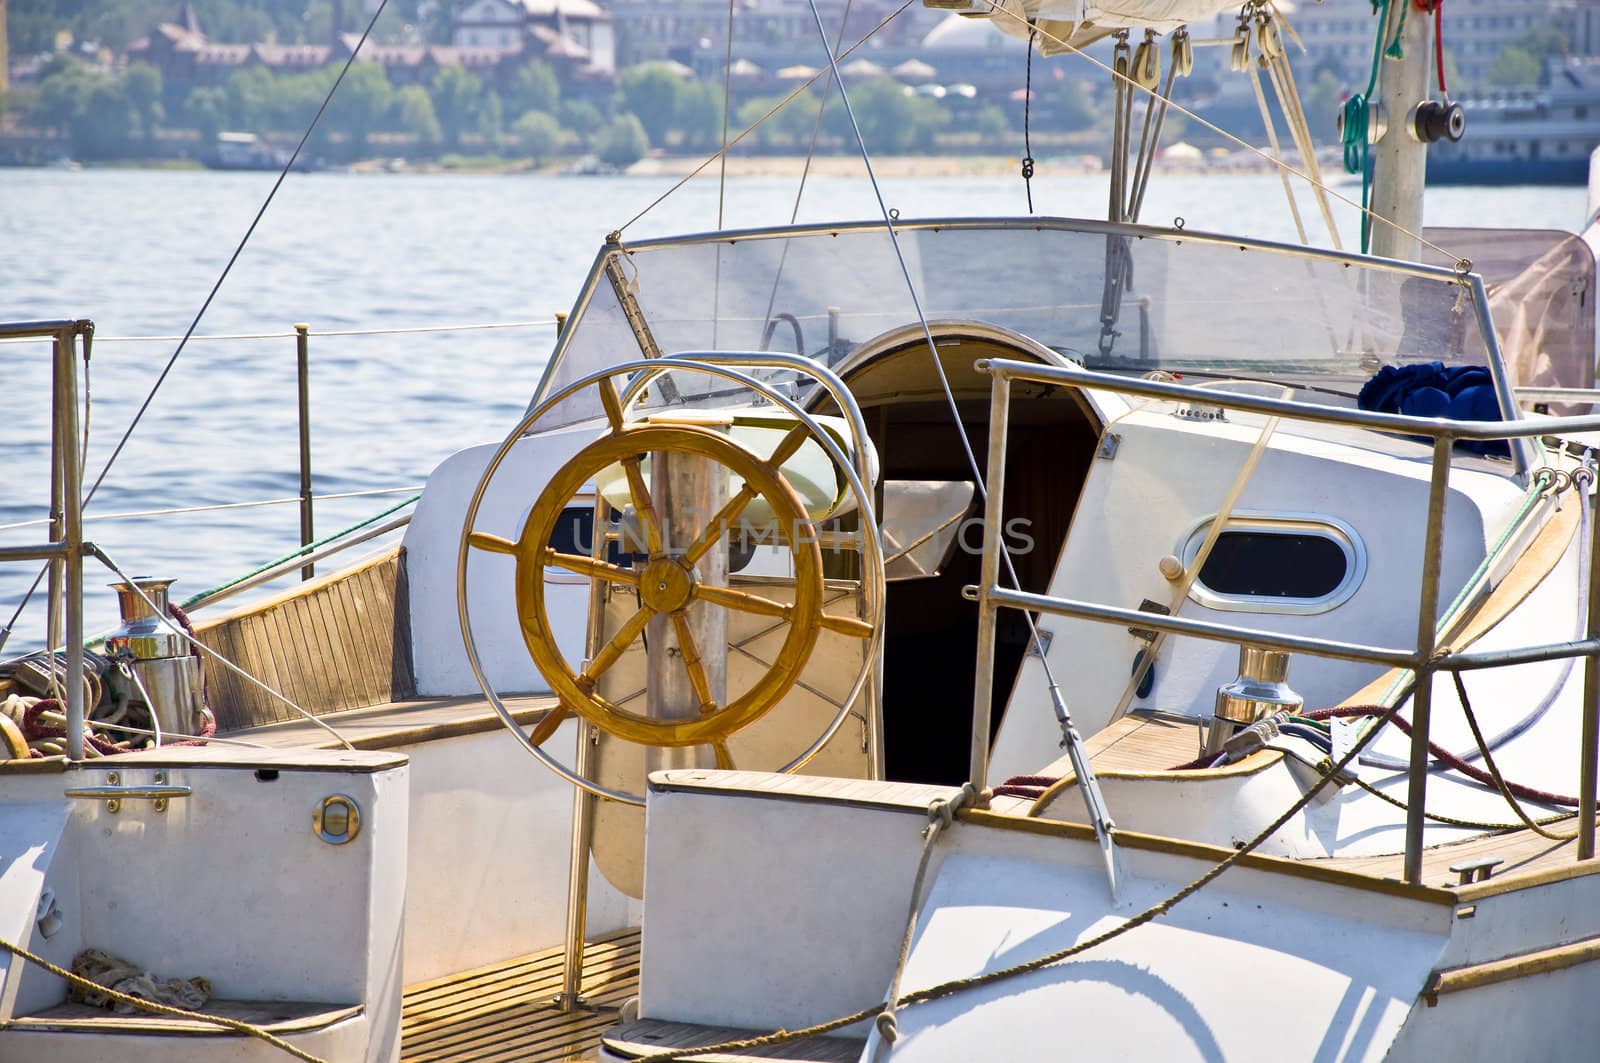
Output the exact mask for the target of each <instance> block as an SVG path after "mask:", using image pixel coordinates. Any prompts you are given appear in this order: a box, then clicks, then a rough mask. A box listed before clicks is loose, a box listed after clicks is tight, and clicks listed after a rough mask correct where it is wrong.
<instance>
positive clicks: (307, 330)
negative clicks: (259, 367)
mask: <svg viewBox="0 0 1600 1063" xmlns="http://www.w3.org/2000/svg"><path fill="white" fill-rule="evenodd" d="M310 346H311V326H310V325H296V326H295V327H294V350H295V363H296V365H295V368H296V372H297V376H298V379H299V385H300V545H301V546H310V545H311V544H312V543H313V542H314V541H315V540H316V537H317V536H316V532H315V531H314V530H313V527H312V521H311V379H310V377H311V371H310V365H309V361H310V350H309V348H310ZM316 571H317V566H316V565H314V564H307V565H305V566H304V567H302V568H301V569H300V578H301V579H302V580H308V579H310V578H311V577H312V576H314V575H315V574H316Z"/></svg>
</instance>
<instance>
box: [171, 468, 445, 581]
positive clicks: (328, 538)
mask: <svg viewBox="0 0 1600 1063" xmlns="http://www.w3.org/2000/svg"><path fill="white" fill-rule="evenodd" d="M421 497H422V496H421V495H412V496H411V497H410V498H408V499H406V500H405V501H403V502H397V503H395V504H394V505H392V506H390V507H389V508H388V509H386V510H384V511H383V512H382V513H374V514H373V515H372V516H370V517H368V518H367V519H366V520H364V521H361V522H360V523H357V524H352V525H350V527H348V528H345V529H344V530H343V531H336V532H334V533H333V534H332V535H325V536H323V537H322V538H321V539H318V540H316V541H315V542H309V543H306V544H305V545H304V546H302V547H300V548H299V549H298V550H292V551H290V552H289V553H287V554H284V555H283V556H282V557H279V558H274V559H273V560H271V561H268V562H267V563H266V564H264V565H261V566H260V567H259V568H254V569H252V570H250V571H249V572H246V573H245V574H244V575H242V576H240V577H238V578H237V579H231V580H229V581H228V582H227V583H221V584H218V585H217V586H215V587H212V588H211V589H209V590H204V591H201V592H200V593H199V594H193V595H190V596H189V597H188V598H186V599H184V600H183V602H181V603H180V604H179V608H180V609H188V608H189V607H190V606H192V605H194V604H195V603H196V602H198V601H201V600H202V599H205V598H209V597H211V596H212V595H213V594H217V593H219V592H221V591H225V590H227V589H228V588H229V587H235V586H238V585H239V584H241V583H243V582H244V581H245V580H247V579H250V578H252V577H254V576H259V575H261V573H263V572H266V571H267V570H268V569H272V568H276V567H277V566H279V565H282V564H284V563H286V562H289V561H293V560H294V559H295V558H297V557H300V556H301V555H303V554H308V553H310V552H311V551H313V550H316V549H319V548H320V547H323V546H326V545H328V544H329V543H331V542H335V541H337V540H339V539H343V538H344V537H345V536H346V535H349V534H350V533H352V532H357V531H360V530H361V529H362V528H365V527H366V526H367V525H369V524H375V523H377V522H378V521H380V520H382V519H383V518H384V517H387V516H388V515H389V514H391V513H393V512H395V511H396V510H399V509H404V508H405V507H407V506H409V505H411V503H413V502H415V501H416V500H417V499H419V498H421Z"/></svg>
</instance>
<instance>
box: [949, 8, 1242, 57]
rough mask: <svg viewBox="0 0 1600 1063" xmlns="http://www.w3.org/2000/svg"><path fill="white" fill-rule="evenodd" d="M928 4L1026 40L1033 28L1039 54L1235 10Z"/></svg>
mask: <svg viewBox="0 0 1600 1063" xmlns="http://www.w3.org/2000/svg"><path fill="white" fill-rule="evenodd" d="M923 3H924V4H926V5H927V6H928V7H931V8H938V9H940V10H947V11H955V12H956V13H958V14H962V15H967V16H969V17H974V18H988V19H990V20H991V21H992V22H993V23H994V25H995V28H996V29H998V30H1000V31H1001V32H1003V33H1008V34H1010V35H1012V36H1014V37H1021V38H1023V39H1026V38H1027V37H1028V35H1029V33H1030V31H1031V29H1033V28H1037V29H1038V30H1039V38H1038V41H1037V44H1038V47H1039V50H1040V51H1042V52H1043V53H1044V54H1045V55H1054V54H1056V53H1057V52H1062V51H1067V50H1069V49H1072V48H1082V47H1084V46H1085V45H1089V44H1093V43H1094V42H1095V41H1097V40H1099V39H1100V38H1102V37H1105V36H1107V35H1109V34H1112V33H1115V32H1116V31H1118V30H1122V29H1152V30H1156V31H1157V32H1160V33H1166V32H1168V31H1170V30H1175V29H1177V28H1178V27H1179V26H1186V25H1188V24H1190V23H1192V22H1202V21H1206V20H1209V19H1211V18H1214V17H1215V16H1217V15H1219V14H1221V13H1223V12H1226V11H1236V10H1237V9H1238V7H1239V3H1238V0H923Z"/></svg>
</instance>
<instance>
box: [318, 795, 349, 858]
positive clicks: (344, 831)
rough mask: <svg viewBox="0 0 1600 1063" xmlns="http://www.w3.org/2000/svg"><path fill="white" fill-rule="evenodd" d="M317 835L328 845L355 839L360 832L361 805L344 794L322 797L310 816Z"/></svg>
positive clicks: (340, 843)
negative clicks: (314, 811)
mask: <svg viewBox="0 0 1600 1063" xmlns="http://www.w3.org/2000/svg"><path fill="white" fill-rule="evenodd" d="M311 825H312V827H313V828H315V830H316V832H317V837H319V838H321V839H322V840H323V841H325V842H327V843H328V844H329V845H343V844H345V843H346V842H352V841H355V838H356V835H357V834H360V833H361V806H359V805H357V804H356V803H355V800H354V799H352V798H349V797H346V796H345V795H344V794H333V795H331V796H329V797H324V798H323V799H322V803H321V804H320V805H318V806H317V811H316V813H315V814H313V815H312V817H311Z"/></svg>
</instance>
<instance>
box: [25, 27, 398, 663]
mask: <svg viewBox="0 0 1600 1063" xmlns="http://www.w3.org/2000/svg"><path fill="white" fill-rule="evenodd" d="M388 6H389V0H378V6H377V9H376V10H374V11H373V12H372V18H370V19H368V20H367V28H366V29H364V30H362V31H361V39H360V40H358V41H356V46H355V47H354V48H352V49H350V55H349V57H348V58H347V59H345V61H344V66H343V67H341V68H340V69H339V76H338V77H336V78H334V79H333V84H332V85H331V86H329V88H328V94H327V95H326V96H324V97H323V98H322V103H321V104H320V105H318V107H317V113H316V114H315V115H313V116H312V118H311V124H310V125H308V126H306V131H305V132H304V133H303V134H301V136H300V142H299V143H298V144H296V145H295V146H294V151H293V152H291V153H290V155H289V161H288V162H286V163H284V164H283V169H282V170H281V171H279V173H278V178H277V180H275V181H273V182H272V189H271V191H269V192H268V193H267V198H266V199H264V200H262V201H261V207H260V209H259V210H257V211H256V216H255V217H254V218H252V219H251V220H250V227H249V228H247V229H246V230H245V232H244V236H243V237H241V238H240V240H239V245H238V246H237V247H235V248H234V249H233V254H232V255H229V256H228V262H227V264H226V265H225V266H223V267H222V272H221V274H219V275H218V276H217V281H216V283H215V284H213V285H212V286H211V291H210V292H208V293H207V294H206V298H205V301H204V302H203V303H201V304H200V309H199V310H198V311H196V312H195V315H194V320H193V321H191V322H189V327H188V328H187V329H185V330H184V333H183V338H182V339H181V340H179V341H178V346H177V347H176V348H175V349H174V350H173V352H172V357H170V358H168V359H167V364H166V365H165V366H163V367H162V369H161V372H160V373H159V374H157V376H156V382H155V383H154V384H152V385H150V392H149V394H147V395H145V397H144V401H143V402H141V403H140V404H139V408H138V410H136V411H134V414H133V420H131V421H129V422H128V427H127V428H126V429H125V430H124V431H123V433H122V438H121V439H119V440H117V445H116V446H115V447H113V448H112V450H111V456H110V457H109V458H107V459H106V463H105V465H103V466H101V468H100V473H99V475H97V476H96V477H95V478H94V483H93V484H90V485H89V493H88V494H86V495H84V496H83V502H82V506H84V507H87V506H88V504H89V503H90V502H91V501H93V500H94V496H95V493H96V492H97V491H99V490H100V485H101V484H102V483H104V482H105V479H106V473H108V472H110V471H111V466H112V465H114V464H116V461H117V458H119V457H121V455H122V449H123V448H124V447H126V446H127V445H128V440H129V439H130V438H131V437H132V436H133V430H134V429H135V428H137V427H139V422H140V421H141V420H142V419H143V418H144V415H145V411H146V410H148V409H149V408H150V404H151V403H152V402H154V401H155V397H156V392H158V391H160V390H161V385H162V384H164V383H166V380H167V376H168V375H169V374H170V373H171V372H172V367H173V366H175V365H177V364H178V358H179V356H181V355H182V354H183V351H184V348H185V347H186V346H187V345H188V343H189V337H191V336H193V335H194V330H195V329H197V328H199V327H200V319H201V318H203V317H205V314H206V311H207V310H209V309H211V302H212V300H214V299H215V298H216V297H217V292H219V291H221V290H222V283H223V282H224V281H226V280H227V279H228V274H229V273H231V272H233V266H234V263H236V262H238V261H239V256H240V255H241V254H243V253H244V248H245V245H246V244H247V243H249V242H250V237H251V236H253V235H255V231H256V226H257V225H260V224H261V219H262V217H263V216H264V215H265V214H266V213H267V208H268V207H269V206H271V205H272V200H273V199H274V197H276V196H277V194H278V189H279V188H281V187H282V186H283V181H284V178H286V177H288V176H289V171H290V170H292V169H293V168H294V164H295V162H296V161H297V160H298V159H299V158H300V152H301V150H302V149H304V148H305V146H306V141H308V140H310V139H311V134H312V132H313V131H315V130H316V128H317V123H318V122H319V121H321V120H322V114H323V112H324V111H326V110H327V109H328V104H329V103H331V102H332V101H333V94H334V93H335V92H337V91H339V85H340V84H341V83H342V82H343V81H344V76H345V74H347V73H349V71H350V67H351V65H352V64H353V63H354V62H355V61H356V56H357V55H359V54H361V46H362V45H364V44H366V43H367V37H368V36H370V35H371V33H372V27H373V26H375V25H377V22H378V18H379V16H380V15H382V14H383V12H384V9H385V8H387V7H388ZM47 567H48V566H47ZM43 576H44V572H43V571H41V572H40V574H39V577H38V578H36V579H35V580H34V581H33V586H32V587H30V588H29V589H28V593H27V594H26V595H24V596H23V598H22V602H21V604H20V605H18V606H17V615H18V616H20V615H21V614H22V610H24V609H26V608H27V606H28V602H29V601H30V600H31V599H32V598H33V595H34V592H35V591H37V590H38V589H39V582H40V579H42V578H43ZM12 622H13V623H14V622H15V620H13V621H12ZM10 630H11V625H10V624H7V625H6V627H5V629H4V631H3V632H0V645H4V641H5V638H4V636H5V635H6V634H9V633H10Z"/></svg>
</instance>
